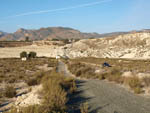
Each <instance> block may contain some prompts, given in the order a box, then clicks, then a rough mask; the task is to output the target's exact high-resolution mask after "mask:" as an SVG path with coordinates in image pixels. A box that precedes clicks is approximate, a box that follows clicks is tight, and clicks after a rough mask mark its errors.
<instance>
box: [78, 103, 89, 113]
mask: <svg viewBox="0 0 150 113" xmlns="http://www.w3.org/2000/svg"><path fill="white" fill-rule="evenodd" d="M88 109H89V106H88V104H87V103H83V104H81V105H80V112H81V113H88Z"/></svg>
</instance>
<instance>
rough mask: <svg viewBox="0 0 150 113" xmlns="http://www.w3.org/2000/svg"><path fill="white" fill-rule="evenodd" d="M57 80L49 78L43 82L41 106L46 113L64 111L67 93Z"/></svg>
mask: <svg viewBox="0 0 150 113" xmlns="http://www.w3.org/2000/svg"><path fill="white" fill-rule="evenodd" d="M57 80H58V79H53V78H49V79H48V80H47V81H45V82H43V95H44V100H43V105H44V106H46V107H47V109H48V111H65V109H66V106H65V104H66V102H67V97H66V95H67V93H66V92H65V91H64V90H63V89H62V87H61V86H60V81H61V80H58V81H57Z"/></svg>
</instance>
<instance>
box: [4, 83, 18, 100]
mask: <svg viewBox="0 0 150 113" xmlns="http://www.w3.org/2000/svg"><path fill="white" fill-rule="evenodd" d="M4 96H5V97H8V98H13V97H15V96H16V89H15V88H14V87H12V86H9V85H8V86H6V88H5V91H4Z"/></svg>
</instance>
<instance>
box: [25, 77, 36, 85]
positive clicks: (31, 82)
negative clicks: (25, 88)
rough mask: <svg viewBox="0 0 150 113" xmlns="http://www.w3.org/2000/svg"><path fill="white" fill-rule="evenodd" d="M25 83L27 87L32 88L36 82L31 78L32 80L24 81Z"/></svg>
mask: <svg viewBox="0 0 150 113" xmlns="http://www.w3.org/2000/svg"><path fill="white" fill-rule="evenodd" d="M26 83H27V84H28V85H29V86H34V85H37V84H38V83H37V80H36V78H32V79H29V80H27V81H26Z"/></svg>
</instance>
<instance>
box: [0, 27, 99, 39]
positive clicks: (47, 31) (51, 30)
mask: <svg viewBox="0 0 150 113" xmlns="http://www.w3.org/2000/svg"><path fill="white" fill-rule="evenodd" d="M1 33H2V35H0V40H1V41H4V40H7V41H11V40H17V41H19V40H25V38H26V37H29V39H30V40H51V39H60V40H62V39H87V38H98V37H99V36H100V34H98V33H82V32H80V31H78V30H75V29H72V28H66V27H48V28H41V29H38V30H27V29H23V28H21V29H18V30H17V31H16V32H14V33H8V34H4V33H3V32H1Z"/></svg>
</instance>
